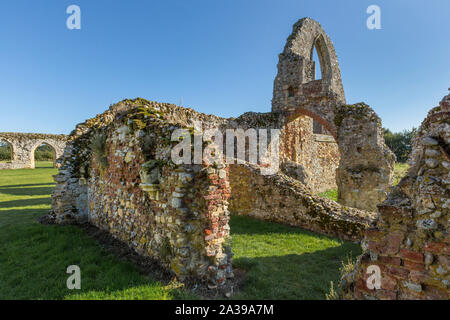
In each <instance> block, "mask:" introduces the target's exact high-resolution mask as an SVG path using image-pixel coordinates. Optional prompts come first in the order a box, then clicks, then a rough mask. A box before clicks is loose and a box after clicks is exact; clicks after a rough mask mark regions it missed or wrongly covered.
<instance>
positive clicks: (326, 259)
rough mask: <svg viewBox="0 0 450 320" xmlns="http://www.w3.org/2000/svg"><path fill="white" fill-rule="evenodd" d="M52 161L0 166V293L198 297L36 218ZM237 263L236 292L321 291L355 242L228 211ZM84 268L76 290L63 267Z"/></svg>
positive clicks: (77, 233)
mask: <svg viewBox="0 0 450 320" xmlns="http://www.w3.org/2000/svg"><path fill="white" fill-rule="evenodd" d="M55 173H56V169H53V168H52V163H51V162H42V163H37V168H36V169H34V170H30V169H24V170H0V299H183V298H186V299H195V298H197V297H196V296H195V295H194V294H192V293H189V292H187V291H186V290H182V289H177V288H175V286H173V285H170V284H166V283H161V282H159V281H156V280H155V279H152V278H149V277H148V276H145V275H144V274H142V273H140V272H139V270H138V269H137V268H136V267H135V266H134V265H132V264H130V263H127V262H124V261H121V260H119V259H118V258H116V257H114V256H112V255H111V254H110V253H108V252H107V251H106V250H105V249H102V247H101V246H100V245H99V244H98V243H97V242H96V241H95V240H93V239H91V238H90V237H88V236H87V235H85V234H84V233H83V231H82V230H81V229H80V228H78V227H75V226H48V225H41V224H39V223H38V222H37V221H36V218H37V217H39V216H41V215H44V214H46V213H47V212H48V211H49V209H50V203H51V192H52V189H53V188H54V183H53V179H52V175H53V174H55ZM231 233H232V236H233V251H234V253H235V257H234V259H235V266H236V267H238V268H241V269H243V270H245V271H246V273H247V274H246V278H245V280H244V283H243V284H242V288H241V290H240V291H239V292H238V293H237V294H236V295H235V296H234V297H233V298H236V299H238V298H241V299H324V298H325V293H328V291H329V286H330V281H335V282H336V281H337V280H338V277H339V271H338V270H339V267H340V266H341V261H342V260H346V257H347V256H348V255H349V254H352V256H353V257H356V256H357V255H358V254H360V248H359V245H357V244H353V243H349V242H345V241H340V240H337V239H333V238H330V237H325V236H321V235H317V234H315V233H312V232H308V231H304V230H302V229H298V228H291V227H288V226H284V225H280V224H275V223H268V222H262V221H257V220H253V219H251V218H247V217H232V219H231ZM69 265H78V266H80V268H81V290H68V289H67V288H66V280H67V277H68V276H69V275H68V274H66V269H67V267H68V266H69Z"/></svg>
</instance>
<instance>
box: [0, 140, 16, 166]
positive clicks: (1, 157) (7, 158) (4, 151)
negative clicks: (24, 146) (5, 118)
mask: <svg viewBox="0 0 450 320" xmlns="http://www.w3.org/2000/svg"><path fill="white" fill-rule="evenodd" d="M12 159H13V154H12V147H11V145H10V144H9V143H8V142H6V141H4V140H0V162H3V163H10V162H12Z"/></svg>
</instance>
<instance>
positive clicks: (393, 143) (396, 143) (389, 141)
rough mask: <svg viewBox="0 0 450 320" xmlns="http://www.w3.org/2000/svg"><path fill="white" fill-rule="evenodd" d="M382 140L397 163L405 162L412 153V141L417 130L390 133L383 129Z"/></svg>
mask: <svg viewBox="0 0 450 320" xmlns="http://www.w3.org/2000/svg"><path fill="white" fill-rule="evenodd" d="M383 131H384V140H385V141H386V145H387V146H388V147H389V149H391V150H392V152H393V153H394V154H395V156H396V157H397V161H398V162H406V161H407V160H408V156H409V154H410V153H411V151H412V139H413V138H414V136H415V135H416V134H417V129H416V128H412V129H411V130H403V131H402V132H395V133H393V132H391V131H390V130H389V129H386V128H384V129H383Z"/></svg>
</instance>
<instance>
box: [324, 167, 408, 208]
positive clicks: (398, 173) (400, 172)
mask: <svg viewBox="0 0 450 320" xmlns="http://www.w3.org/2000/svg"><path fill="white" fill-rule="evenodd" d="M408 169H409V164H407V163H400V162H397V163H395V166H394V186H396V185H397V184H398V183H399V182H400V180H401V179H402V178H403V177H404V176H405V175H406V172H407V171H408ZM319 196H320V197H324V198H328V199H331V200H334V201H336V202H337V199H338V190H337V189H330V190H327V191H325V192H322V193H319Z"/></svg>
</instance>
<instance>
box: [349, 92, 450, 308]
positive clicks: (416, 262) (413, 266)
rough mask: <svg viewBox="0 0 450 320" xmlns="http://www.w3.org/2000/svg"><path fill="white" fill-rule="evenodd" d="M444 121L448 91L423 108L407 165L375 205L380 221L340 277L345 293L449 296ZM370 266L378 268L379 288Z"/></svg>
mask: <svg viewBox="0 0 450 320" xmlns="http://www.w3.org/2000/svg"><path fill="white" fill-rule="evenodd" d="M449 120H450V95H448V96H446V97H444V99H443V100H442V102H441V103H440V106H439V107H437V108H434V109H432V110H431V111H430V112H429V113H428V116H427V118H426V119H425V120H424V122H423V123H422V125H421V127H420V128H419V130H418V135H417V137H416V139H415V143H414V150H413V153H412V160H411V168H410V169H409V171H408V173H407V175H406V176H405V177H404V178H403V179H402V180H401V181H400V183H399V184H398V185H397V186H396V187H395V188H394V189H393V191H392V192H391V193H390V194H389V196H388V198H387V199H386V201H384V202H383V203H381V204H380V205H379V206H378V211H379V220H378V221H377V224H376V226H375V227H373V228H370V229H368V230H367V232H366V241H365V242H364V245H363V249H364V253H363V255H362V256H361V257H360V258H359V260H358V262H357V264H356V267H355V268H354V269H353V270H352V271H351V272H350V273H348V274H345V275H344V277H343V282H342V284H341V286H342V288H343V290H344V291H343V296H344V298H347V299H355V298H356V299H432V300H435V299H449V298H450V290H449V286H450V229H449V227H450V226H449V209H450V197H449V195H450V194H449V186H450V171H449V170H450V158H449V155H450V147H449V144H450V122H449ZM371 266H372V267H371ZM373 266H376V267H378V268H379V270H380V274H379V275H378V276H379V280H380V282H379V286H378V287H377V286H374V284H376V280H377V275H376V274H373V270H374V267H373ZM369 268H371V269H370V270H372V271H370V270H368V269H369Z"/></svg>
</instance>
